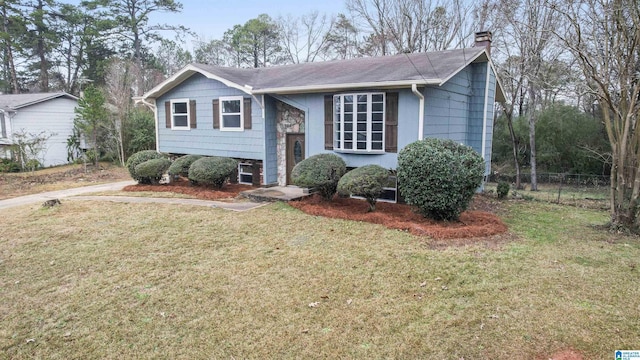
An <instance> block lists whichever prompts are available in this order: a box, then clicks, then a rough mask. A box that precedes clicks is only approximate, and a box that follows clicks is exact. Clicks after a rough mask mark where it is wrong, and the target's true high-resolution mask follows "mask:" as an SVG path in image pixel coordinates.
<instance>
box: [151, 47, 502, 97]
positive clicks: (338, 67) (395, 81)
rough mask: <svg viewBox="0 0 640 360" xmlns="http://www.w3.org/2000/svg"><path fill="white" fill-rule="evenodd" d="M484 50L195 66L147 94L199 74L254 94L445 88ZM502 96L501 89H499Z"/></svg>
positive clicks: (156, 93)
mask: <svg viewBox="0 0 640 360" xmlns="http://www.w3.org/2000/svg"><path fill="white" fill-rule="evenodd" d="M488 60H489V59H488V55H487V53H486V51H485V48H484V47H472V48H465V49H456V50H445V51H434V52H429V53H412V54H399V55H393V56H379V57H369V58H356V59H349V60H334V61H325V62H312V63H303V64H293V65H281V66H272V67H265V68H258V69H238V68H228V67H219V66H213V65H204V64H191V65H188V66H187V67H185V68H184V69H182V70H181V71H180V72H178V73H177V74H175V75H174V76H172V77H171V78H169V79H167V80H165V81H164V82H163V83H161V84H160V85H158V86H156V87H155V88H154V89H152V90H151V91H149V92H148V93H146V94H145V95H144V96H143V98H157V97H158V96H160V95H162V94H163V93H165V92H167V91H169V90H170V89H171V88H173V87H175V86H177V85H178V84H179V83H181V82H182V81H184V80H185V79H186V78H188V77H190V76H191V75H193V74H194V73H196V72H200V73H202V74H203V75H205V76H207V77H209V78H212V79H216V80H219V81H223V82H224V83H225V84H227V85H228V86H231V87H235V88H238V89H240V90H242V91H245V92H247V93H252V94H264V93H295V92H298V93H299V92H308V91H329V90H335V89H349V88H365V87H376V86H378V87H381V88H382V87H394V86H395V87H407V86H411V84H414V83H415V84H416V85H442V84H443V83H445V82H446V81H447V80H449V79H450V78H451V77H452V76H454V75H455V74H457V73H458V72H459V71H461V70H462V69H463V68H464V67H465V66H467V65H469V64H470V63H472V62H476V61H482V62H486V61H488ZM498 92H499V93H500V96H499V97H502V95H501V94H502V93H501V89H498Z"/></svg>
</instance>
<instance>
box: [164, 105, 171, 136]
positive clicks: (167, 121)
mask: <svg viewBox="0 0 640 360" xmlns="http://www.w3.org/2000/svg"><path fill="white" fill-rule="evenodd" d="M164 116H165V127H166V128H167V129H171V101H165V102H164Z"/></svg>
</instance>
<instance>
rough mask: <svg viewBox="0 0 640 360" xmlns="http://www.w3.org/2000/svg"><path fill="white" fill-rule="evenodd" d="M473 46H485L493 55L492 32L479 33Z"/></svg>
mask: <svg viewBox="0 0 640 360" xmlns="http://www.w3.org/2000/svg"><path fill="white" fill-rule="evenodd" d="M473 46H484V47H486V48H487V53H488V54H489V55H491V31H478V32H477V33H476V37H475V43H474V44H473Z"/></svg>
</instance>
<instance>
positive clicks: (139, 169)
mask: <svg viewBox="0 0 640 360" xmlns="http://www.w3.org/2000/svg"><path fill="white" fill-rule="evenodd" d="M169 166H171V160H169V159H165V158H162V159H151V160H147V161H145V162H143V163H140V164H138V165H136V168H135V171H136V175H137V176H138V177H140V178H144V179H145V183H150V184H157V183H158V182H159V181H160V179H162V175H164V174H165V173H166V172H167V169H169Z"/></svg>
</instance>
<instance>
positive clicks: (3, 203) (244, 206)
mask: <svg viewBox="0 0 640 360" xmlns="http://www.w3.org/2000/svg"><path fill="white" fill-rule="evenodd" d="M133 184H136V182H135V181H133V180H127V181H120V182H115V183H107V184H101V185H92V186H83V187H78V188H73V189H66V190H56V191H48V192H43V193H40V194H33V195H25V196H19V197H16V198H12V199H6V200H0V210H2V209H9V208H12V207H16V206H23V205H30V204H42V203H43V202H45V201H47V200H51V199H68V200H96V201H112V202H124V203H137V204H146V203H161V204H180V205H197V206H209V207H214V208H221V209H227V210H232V211H246V210H251V209H254V208H257V207H260V206H263V205H264V204H261V203H255V202H250V201H245V202H237V203H235V202H222V201H209V200H198V199H178V198H149V197H133V196H81V195H83V194H89V193H94V192H103V191H119V190H122V188H124V187H125V186H127V185H133Z"/></svg>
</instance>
